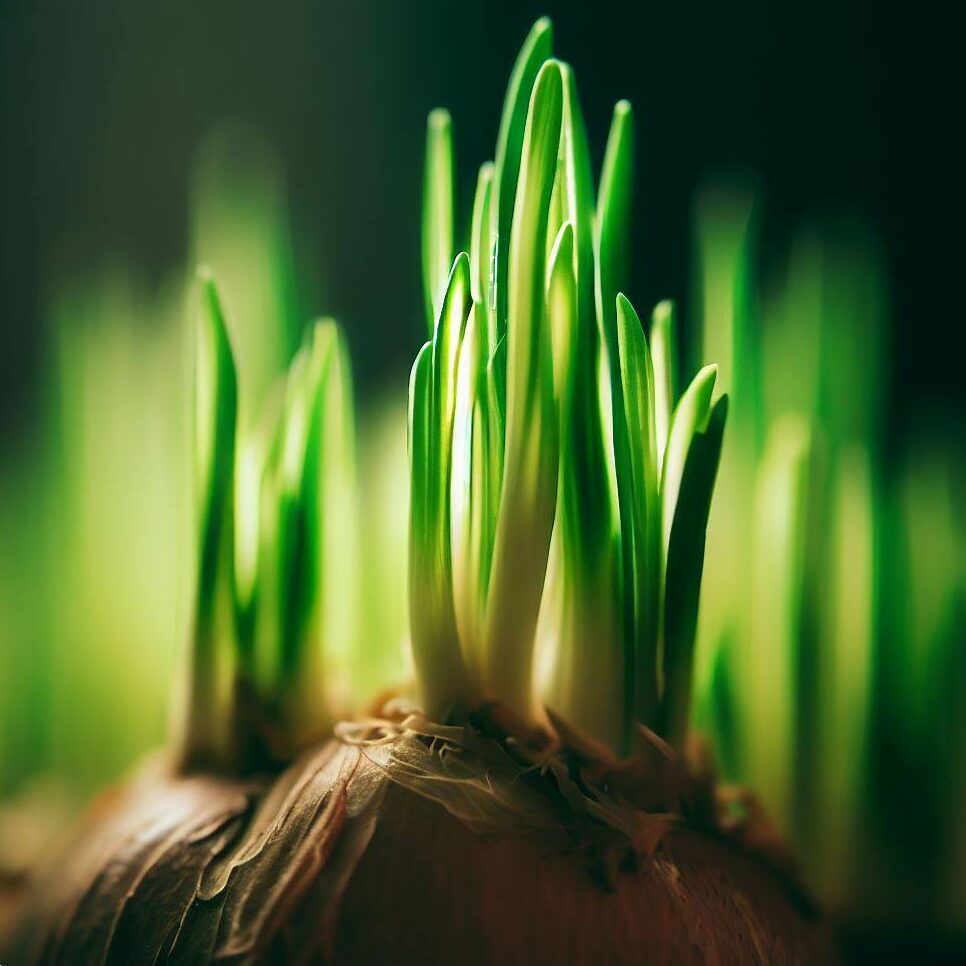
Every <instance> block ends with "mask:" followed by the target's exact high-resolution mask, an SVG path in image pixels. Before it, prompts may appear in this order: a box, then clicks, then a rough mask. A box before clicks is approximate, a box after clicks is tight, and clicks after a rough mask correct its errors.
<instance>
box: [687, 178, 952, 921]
mask: <svg viewBox="0 0 966 966" xmlns="http://www.w3.org/2000/svg"><path fill="white" fill-rule="evenodd" d="M759 207H760V205H759V198H758V190H757V187H756V185H755V184H754V182H753V181H751V180H749V179H747V178H744V179H741V178H731V179H724V180H721V181H717V182H711V183H709V185H708V186H707V187H706V188H705V190H704V192H703V193H702V194H701V195H700V197H699V198H698V201H697V204H696V206H695V213H696V223H695V227H696V237H697V245H698V252H697V254H698V258H697V266H698V278H697V287H698V292H699V296H700V297H699V300H698V304H699V306H700V313H699V314H700V320H699V321H700V343H701V346H702V360H711V359H722V360H724V365H723V366H722V371H723V373H724V376H725V379H727V378H728V374H729V372H730V374H731V378H732V379H733V380H734V384H733V393H734V419H733V421H732V425H731V427H730V429H729V433H728V436H727V438H726V442H725V448H724V453H723V457H722V472H721V476H722V479H721V482H720V485H719V488H718V494H717V496H716V499H715V504H714V506H713V508H712V516H711V524H710V529H709V534H708V560H707V566H706V569H705V581H704V594H703V600H702V612H701V618H700V643H699V653H700V658H699V672H698V676H697V685H696V687H697V694H696V706H697V715H696V724H697V726H698V727H699V728H700V729H701V730H703V731H704V732H706V733H708V734H710V736H711V737H712V738H713V740H714V743H715V746H716V751H717V754H718V759H719V762H720V764H721V767H722V769H723V771H724V772H725V773H726V775H727V776H728V777H729V778H732V779H737V780H739V781H742V782H747V783H748V784H749V785H750V786H751V787H752V788H753V789H754V790H755V791H756V792H758V793H759V794H760V795H761V796H762V798H763V800H764V802H765V805H766V806H767V808H768V809H769V811H770V812H771V814H772V815H773V816H774V817H775V819H776V820H777V822H778V823H779V825H780V827H781V828H782V829H783V830H784V831H785V832H786V833H787V834H789V835H790V836H791V837H792V839H793V840H794V841H795V842H796V843H797V845H798V846H799V849H800V853H801V855H802V856H803V859H804V862H805V871H806V877H807V879H808V880H809V881H810V883H811V884H812V885H813V887H814V888H816V890H817V891H818V892H819V894H820V895H821V896H822V897H823V899H824V900H825V901H826V902H828V903H829V904H830V905H831V906H832V907H833V908H835V909H836V910H837V911H839V912H840V913H842V914H843V915H844V916H846V917H848V918H851V919H855V920H866V919H873V920H877V921H890V922H891V923H892V924H893V925H895V924H897V923H909V924H914V923H923V922H925V923H929V924H931V925H933V926H940V927H942V926H946V927H948V926H950V925H952V924H955V925H958V926H960V927H961V926H962V925H964V924H966V903H964V902H963V897H962V890H961V888H959V887H956V886H955V885H954V884H955V883H960V884H961V882H962V881H963V873H964V868H963V865H962V846H961V842H962V838H963V836H962V830H961V822H960V821H959V819H958V816H961V815H962V814H963V812H962V808H963V799H962V786H963V782H964V777H966V766H964V762H966V728H964V715H963V714H962V712H961V711H960V710H959V709H960V708H961V706H962V705H963V704H964V703H966V673H964V654H966V650H964V638H963V607H964V601H966V596H964V594H966V582H964V560H966V527H964V519H963V510H962V499H961V494H962V493H963V492H966V491H964V489H963V484H964V482H966V480H964V478H963V470H964V466H963V460H962V457H961V455H960V451H959V450H958V449H957V448H956V428H955V426H953V425H951V424H944V422H943V420H942V419H941V418H940V417H934V418H933V419H931V420H929V421H927V422H924V424H923V425H922V426H921V427H919V428H918V429H917V431H916V432H914V433H911V434H910V436H909V438H908V440H906V441H905V443H904V444H903V445H902V447H901V453H900V455H899V456H898V458H895V457H893V458H890V457H889V454H887V453H886V452H885V429H886V414H885V412H884V401H885V400H886V399H887V397H888V392H887V384H888V372H887V365H886V363H887V360H888V357H889V356H888V350H889V342H890V329H889V323H890V320H889V293H888V284H887V278H886V273H885V268H884V262H883V256H882V252H881V250H880V247H879V245H878V243H877V242H876V239H875V238H874V237H873V236H871V235H870V234H869V233H868V232H867V231H865V230H864V229H863V228H862V227H861V226H859V225H858V224H856V223H854V222H852V221H849V220H847V219H841V218H834V219H830V218H826V219H824V220H820V221H816V222H814V223H813V224H811V225H809V226H807V227H806V228H805V229H803V230H802V231H801V232H799V234H798V235H797V236H796V237H795V238H794V239H793V240H792V242H791V244H790V246H789V250H788V253H787V256H786V257H785V260H784V261H783V262H781V263H779V264H778V266H777V268H776V269H773V272H772V273H771V274H770V275H769V277H768V278H767V279H766V280H765V281H764V282H759V281H757V279H756V273H757V271H758V264H759V258H758V252H757V245H758V234H759V231H758V217H757V214H758V209H759ZM725 384H726V385H728V383H725ZM926 440H928V441H929V443H928V445H927V444H926V443H925V442H924V441H926ZM957 496H958V498H957ZM746 537H747V538H746ZM957 850H958V851H957Z"/></svg>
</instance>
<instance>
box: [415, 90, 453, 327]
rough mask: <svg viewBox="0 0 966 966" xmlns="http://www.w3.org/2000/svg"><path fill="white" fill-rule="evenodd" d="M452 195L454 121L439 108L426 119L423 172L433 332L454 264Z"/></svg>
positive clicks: (427, 295) (426, 289) (426, 280)
mask: <svg viewBox="0 0 966 966" xmlns="http://www.w3.org/2000/svg"><path fill="white" fill-rule="evenodd" d="M453 194H454V189H453V123H452V120H451V119H450V116H449V112H448V111H446V110H444V109H443V108H439V107H438V108H436V109H435V110H434V111H431V112H430V115H429V119H428V120H427V122H426V168H425V171H424V174H423V241H422V255H423V297H424V300H425V304H426V321H427V324H428V325H429V331H430V334H432V332H433V327H434V325H435V323H436V318H437V316H438V315H439V309H440V305H441V303H442V301H443V295H444V293H445V291H446V281H447V279H448V277H449V271H450V266H451V265H452V263H453V249H454V242H453V238H454V208H455V205H454V201H453Z"/></svg>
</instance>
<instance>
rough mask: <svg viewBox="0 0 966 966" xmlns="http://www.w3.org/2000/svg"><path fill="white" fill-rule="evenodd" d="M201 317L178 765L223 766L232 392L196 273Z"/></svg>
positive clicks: (217, 316) (219, 326) (218, 333)
mask: <svg viewBox="0 0 966 966" xmlns="http://www.w3.org/2000/svg"><path fill="white" fill-rule="evenodd" d="M199 283H200V296H201V311H200V315H199V319H198V325H197V343H196V346H197V357H196V370H195V414H194V425H195V487H196V495H197V501H198V502H197V506H198V534H199V545H198V572H197V578H196V580H197V584H196V586H197V590H196V595H195V600H196V605H195V606H196V611H195V618H194V634H193V640H192V647H191V652H190V657H189V660H190V667H189V671H188V674H189V677H188V707H187V718H186V729H185V734H184V736H183V744H182V750H181V757H182V761H183V762H184V764H185V765H186V766H189V767H194V766H196V765H200V764H224V762H225V761H226V759H227V757H228V755H229V748H228V741H229V736H228V734H227V731H226V728H225V722H226V715H225V702H226V693H225V688H226V683H227V680H228V677H227V675H228V668H227V662H228V661H230V660H231V652H230V643H231V639H232V636H233V632H232V620H233V613H232V609H233V604H232V600H233V573H234V499H233V494H234V486H233V478H234V471H235V468H234V460H235V427H236V422H237V412H238V390H237V383H236V378H235V363H234V359H233V358H232V352H231V345H230V344H229V341H228V331H227V328H226V326H225V318H224V314H223V312H222V307H221V301H220V299H219V296H218V290H217V289H216V287H215V282H214V279H213V278H212V276H211V273H210V272H208V271H207V270H204V269H203V270H202V271H201V272H200V273H199Z"/></svg>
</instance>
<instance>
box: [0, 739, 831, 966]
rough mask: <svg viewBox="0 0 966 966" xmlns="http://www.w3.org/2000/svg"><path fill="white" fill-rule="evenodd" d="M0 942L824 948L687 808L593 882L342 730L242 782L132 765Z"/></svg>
mask: <svg viewBox="0 0 966 966" xmlns="http://www.w3.org/2000/svg"><path fill="white" fill-rule="evenodd" d="M0 947H2V944H0ZM0 952H2V953H3V955H2V956H0V959H2V961H3V962H5V963H11V964H18V966H19V964H23V963H49V964H81V963H83V964H84V966H95V964H102V963H125V964H127V963H131V964H137V963H208V962H226V963H227V962H231V963H259V964H261V963H303V962H304V963H325V964H336V966H349V964H360V963H386V964H389V963H391V964H394V966H405V964H410V963H412V964H420V966H431V964H436V963H439V964H452V963H454V962H459V963H466V964H480V966H483V964H500V966H504V964H511V966H512V964H519V966H524V964H543V963H559V964H568V963H569V964H574V966H578V964H584V963H586V964H591V963H593V964H598V963H612V964H618V966H619V964H631V963H633V964H638V963H647V964H672V963H674V964H678V963H689V962H696V963H697V962H700V963H721V964H726V963H769V964H781V963H817V962H822V963H830V962H835V961H836V954H835V950H834V945H833V942H832V940H831V937H830V934H829V932H828V930H827V927H826V925H825V924H824V922H823V921H822V920H821V919H820V918H818V917H817V916H816V915H815V914H814V913H813V912H811V911H810V910H809V909H808V908H807V907H806V906H804V905H803V904H801V903H800V902H799V901H798V900H797V898H796V894H795V892H794V890H792V889H790V888H789V887H788V886H787V884H786V883H785V882H784V881H783V880H782V879H781V878H780V877H779V876H778V875H776V874H775V873H774V872H773V871H771V870H770V869H769V868H768V867H767V866H766V865H764V864H763V863H761V862H760V861H759V860H758V859H757V858H756V857H754V856H751V855H748V854H744V853H742V852H741V851H740V850H739V849H738V848H736V847H735V845H734V844H732V843H730V842H728V841H725V840H722V839H719V838H717V837H715V836H713V835H711V834H707V833H705V832H702V831H699V830H697V829H693V828H690V827H688V826H686V825H682V826H680V827H678V828H675V830H674V831H673V832H671V833H670V834H669V835H667V836H665V837H664V838H663V839H662V841H661V843H660V845H659V846H658V847H657V850H656V852H655V854H654V857H653V858H652V859H643V860H641V861H640V862H639V863H638V867H637V868H636V869H634V870H633V871H628V870H625V871H617V872H616V875H614V876H613V878H612V890H611V891H608V889H607V888H605V887H603V886H602V885H601V884H600V882H599V881H595V878H594V877H593V876H592V875H591V874H590V873H589V870H588V861H587V856H586V854H585V853H584V852H583V851H580V850H575V851H571V852H561V851H559V850H558V849H554V850H550V851H549V852H548V851H547V850H546V849H545V848H543V847H541V844H540V841H539V840H538V839H537V838H535V837H531V836H526V835H520V834H514V835H504V836H480V835H478V834H476V833H474V832H473V831H471V830H470V829H469V828H468V827H467V826H466V825H465V824H464V823H463V822H462V821H461V820H460V819H458V818H456V817H454V816H453V815H451V814H450V813H449V812H448V811H447V810H446V809H445V808H444V807H443V806H442V805H440V804H439V803H438V802H436V801H431V800H429V799H427V798H424V797H421V796H420V795H418V794H416V793H415V792H413V791H411V790H410V789H408V788H406V787H403V786H401V785H399V784H396V783H394V782H393V781H391V780H390V779H389V778H388V777H387V775H386V772H385V771H384V770H383V769H381V768H379V767H378V766H376V765H375V764H373V763H372V761H371V760H370V759H369V758H368V757H367V756H366V754H365V752H364V749H360V748H359V747H355V746H351V745H346V744H344V743H342V742H340V741H338V740H333V741H330V742H328V743H327V744H325V745H324V746H321V747H319V748H317V749H315V750H313V751H312V752H310V753H308V754H307V755H305V756H303V757H302V758H301V759H299V760H298V761H297V762H296V763H295V764H293V765H292V766H291V767H290V768H289V769H287V770H286V771H285V772H283V773H282V774H281V775H279V776H277V777H275V778H267V779H261V780H253V781H250V782H247V783H246V782H240V781H232V780H226V779H216V778H211V777H207V776H193V777H190V776H189V777H172V776H171V775H170V774H169V773H167V771H166V770H165V769H164V768H160V767H152V768H149V769H147V770H145V771H143V772H142V773H140V774H138V775H136V776H134V777H133V778H132V779H131V780H130V781H129V782H128V783H127V784H126V785H124V786H121V787H120V788H119V790H117V791H115V792H113V793H111V794H110V795H108V796H105V797H104V798H103V799H102V800H101V801H100V802H99V803H98V805H97V806H96V807H95V808H94V809H93V810H92V813H91V814H90V816H89V818H88V820H87V822H86V823H85V825H84V827H83V828H82V829H81V830H80V833H79V835H78V838H77V840H76V843H75V847H74V848H73V849H72V850H71V851H70V852H69V853H68V855H67V856H66V857H65V858H64V859H63V860H62V862H61V863H60V864H59V866H58V867H57V869H55V870H52V872H51V876H50V878H49V880H48V881H46V882H44V883H42V884H41V885H40V887H39V888H38V890H37V893H36V895H35V896H34V897H33V899H32V900H31V902H30V903H29V905H28V911H27V914H26V916H25V917H24V918H23V920H22V922H21V923H20V927H19V930H18V932H17V935H16V937H15V938H14V940H13V941H12V943H11V944H9V946H8V947H7V948H0ZM4 957H5V958H4Z"/></svg>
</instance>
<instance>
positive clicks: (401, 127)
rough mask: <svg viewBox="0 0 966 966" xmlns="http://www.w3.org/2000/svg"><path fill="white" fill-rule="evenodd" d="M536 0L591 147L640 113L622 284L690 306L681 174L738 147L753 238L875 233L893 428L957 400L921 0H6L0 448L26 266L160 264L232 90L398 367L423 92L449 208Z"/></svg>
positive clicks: (339, 310) (154, 272) (356, 318)
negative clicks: (453, 146)
mask: <svg viewBox="0 0 966 966" xmlns="http://www.w3.org/2000/svg"><path fill="white" fill-rule="evenodd" d="M540 13H549V14H550V15H551V16H552V17H553V18H554V20H555V24H556V42H555V49H556V51H557V53H558V54H559V56H561V57H562V58H564V59H566V60H568V61H570V62H571V63H572V64H573V66H574V68H575V70H576V72H577V78H578V83H579V86H580V89H581V92H582V99H583V104H584V109H585V114H586V116H587V120H588V126H589V130H590V134H591V139H592V144H593V149H594V151H595V153H596V156H597V161H598V162H599V159H600V156H601V154H602V152H603V145H604V139H605V137H606V131H607V125H608V123H609V119H610V112H611V108H612V105H613V103H614V101H615V100H616V99H618V98H619V97H629V98H630V99H631V100H632V101H633V102H634V105H635V108H636V111H637V117H638V132H639V145H640V149H639V180H638V185H639V188H638V194H637V199H636V204H637V209H638V210H637V219H636V221H637V234H638V238H637V248H636V271H637V277H636V279H635V290H634V291H633V292H632V293H631V294H632V296H633V297H634V299H635V301H638V303H639V304H641V305H647V304H649V303H651V302H653V301H655V300H656V299H657V298H659V297H663V296H667V295H670V296H674V297H677V298H679V299H681V300H682V301H683V302H684V303H685V306H684V308H685V311H686V309H687V294H688V284H689V282H688V279H689V275H688V266H689V259H690V254H689V250H690V238H689V228H690V224H689V221H690V204H691V198H692V194H693V191H694V188H695V185H696V184H697V182H698V180H699V178H700V176H701V175H702V174H703V173H705V172H707V171H708V170H709V169H711V168H714V167H716V166H720V165H721V164H729V163H742V164H748V165H751V166H753V167H754V168H756V169H757V170H758V171H759V172H760V174H761V177H762V181H763V185H764V189H765V192H766V198H767V214H766V221H765V226H764V231H765V234H764V241H763V254H764V258H765V260H766V261H767V259H768V258H769V253H770V252H773V251H775V250H778V249H779V248H780V247H781V244H782V239H783V238H784V237H785V236H786V234H787V233H788V232H789V231H790V230H792V229H793V228H794V226H795V225H796V224H797V223H798V222H799V221H800V219H801V217H802V216H803V215H804V214H806V213H808V212H814V211H816V210H823V209H833V210H840V209H845V210H846V211H849V212H852V213H855V214H857V215H858V216H859V217H861V218H863V219H865V220H866V221H867V222H868V223H869V224H871V226H872V227H873V228H874V229H875V230H876V231H877V232H878V233H879V234H880V236H881V237H882V239H883V241H884V245H885V251H886V257H887V261H888V267H889V270H890V273H891V277H892V285H893V294H894V310H893V315H894V323H895V334H894V337H893V340H892V341H893V357H892V358H893V390H892V406H891V415H892V419H891V422H892V429H893V435H894V434H895V432H896V431H901V429H902V426H903V424H904V423H905V422H907V421H908V420H909V419H910V418H911V414H912V413H914V412H917V411H920V410H922V409H923V408H926V409H928V408H930V407H937V406H938V407H941V408H944V409H950V408H952V409H954V410H955V411H957V412H959V411H960V410H961V407H962V402H963V380H962V378H961V376H960V368H961V363H960V361H959V357H958V355H957V353H956V351H955V349H956V347H957V342H958V336H959V329H960V328H961V324H962V319H963V313H962V301H961V298H960V297H959V289H960V286H959V275H960V273H961V271H962V267H961V266H962V257H961V251H960V249H961V248H962V245H961V239H960V234H961V222H960V221H959V220H958V219H957V218H956V217H954V215H953V210H952V204H953V199H954V195H955V193H956V188H957V187H958V182H959V179H961V177H962V169H961V167H960V165H959V164H958V162H957V161H956V159H955V158H954V156H953V151H952V147H953V142H954V140H956V136H957V130H958V129H959V128H961V127H962V103H961V97H960V94H959V93H957V91H956V85H955V83H954V81H955V76H956V73H957V71H956V68H955V62H954V59H953V57H952V54H953V52H954V51H953V45H954V39H955V37H956V36H958V35H957V34H955V33H954V31H953V28H952V24H951V23H943V22H942V20H941V19H937V16H936V13H935V11H932V10H930V9H929V7H928V5H923V4H916V5H914V6H913V7H912V8H911V9H909V8H907V9H904V10H903V11H902V12H901V13H900V12H898V5H897V10H896V12H889V11H888V10H887V7H886V5H885V4H873V3H856V2H838V3H831V4H826V3H810V4H802V5H789V6H785V5H777V4H776V5H774V6H773V5H772V4H769V3H765V2H751V3H747V2H744V3H731V4H727V3H721V2H694V0H688V2H675V3H668V2H665V3H661V4H658V3H648V4H642V5H640V6H638V7H637V8H636V9H635V6H634V5H633V4H612V3H608V2H603V0H596V2H593V3H581V4H573V5H571V4H567V3H550V2H548V3H541V4H532V3H527V2H516V3H489V4H484V3H446V2H442V0H432V2H431V0H409V2H402V0H398V2H391V0H381V2H380V0H372V2H348V0H345V2H342V3H335V2H330V0H285V2H282V0H276V2H274V3H255V2H240V0H209V2H201V0H194V2H184V0H168V2H158V3H147V2H136V0H83V2H79V0H0V112H2V113H0V192H2V194H0V202H2V204H0V417H2V426H0V430H2V432H0V449H2V450H3V451H7V452H9V451H10V449H11V448H16V446H17V443H18V440H22V439H23V438H25V435H26V432H28V431H29V428H30V426H31V412H32V411H33V409H34V405H33V400H34V396H35V387H36V382H37V379H36V374H37V371H38V366H39V364H40V361H41V359H42V351H43V321H42V319H43V287H42V279H43V277H44V272H45V271H46V268H45V266H48V265H49V264H50V260H51V259H52V258H53V257H54V255H55V253H56V254H57V257H62V255H63V252H64V251H66V252H67V253H68V257H75V256H76V257H78V258H80V259H81V260H84V259H86V260H88V261H91V262H96V260H97V259H98V258H99V257H102V256H104V255H108V254H111V253H116V252H120V253H123V255H124V256H125V257H126V258H128V259H129V260H131V261H132V262H133V263H135V264H137V265H138V266H140V268H141V269H142V270H143V271H144V272H145V273H147V277H148V278H149V279H152V280H155V281H160V279H161V278H162V276H163V275H164V274H166V272H167V271H168V270H169V269H170V268H171V267H172V266H173V265H174V264H176V263H177V262H178V261H179V260H181V259H183V258H184V256H185V254H186V251H185V250H186V246H187V234H188V232H187V188H188V174H189V168H190V161H191V158H192V155H193V152H194V150H195V147H196V146H197V144H198V142H199V140H200V138H201V137H202V135H203V134H204V133H205V132H206V131H207V130H208V129H209V128H210V126H211V124H212V123H213V122H214V121H216V120H218V119H220V118H222V117H223V116H225V115H226V114H227V115H236V116H241V117H244V118H248V119H251V120H253V121H255V122H256V123H257V124H259V125H260V126H261V127H262V128H264V129H265V130H266V131H267V132H268V134H269V135H270V136H271V137H272V138H273V139H274V140H275V141H276V143H277V144H278V146H279V148H280V151H281V154H282V157H283V158H284V161H285V164H286V168H287V172H288V176H289V183H290V194H291V199H292V207H293V213H294V216H295V220H296V228H297V231H298V236H299V237H300V238H302V239H305V243H304V245H303V246H302V249H301V251H300V253H299V255H300V259H301V260H302V262H303V263H307V264H310V265H311V266H312V271H311V272H310V274H309V276H308V277H307V278H306V285H305V290H306V292H307V293H309V294H308V295H307V296H306V298H307V301H308V302H309V303H310V304H308V305H307V306H306V308H307V310H308V311H312V312H318V311H321V310H324V311H326V312H329V313H332V314H335V315H337V316H338V317H339V318H340V319H342V320H343V322H344V323H345V325H346V328H347V330H348V333H349V338H350V341H351V342H352V343H353V345H354V348H355V353H354V365H355V368H356V371H357V373H358V375H359V378H360V380H361V381H362V383H363V384H369V385H371V384H372V383H373V382H375V381H376V380H378V379H380V378H381V377H383V376H385V375H386V374H388V373H389V372H403V371H405V369H406V368H408V365H409V361H410V360H411V358H412V356H413V353H414V351H415V348H416V346H417V340H418V338H419V336H420V335H421V332H422V328H421V326H422V322H421V314H420V313H421V307H422V298H421V291H420V287H419V286H420V275H419V268H418V265H419V248H418V232H419V204H420V191H421V167H422V151H423V139H424V121H425V115H426V113H427V111H428V110H429V109H430V108H431V107H433V106H435V105H437V104H443V105H445V106H447V107H449V108H450V110H451V111H452V114H453V117H454V124H455V131H456V139H457V148H458V163H459V169H460V184H461V191H462V195H463V206H462V207H463V209H464V210H467V209H468V205H469V202H470V198H471V193H472V186H473V182H474V179H475V171H476V166H477V164H478V163H479V162H480V161H482V160H485V159H486V158H488V157H489V156H490V155H491V152H492V150H493V145H494V142H495V136H496V129H497V123H498V118H499V110H500V105H501V101H502V96H503V91H504V89H505V85H506V80H507V75H508V72H509V69H510V66H511V64H512V61H513V58H514V56H515V54H516V51H517V49H518V47H519V45H520V43H521V41H522V40H523V37H524V36H525V34H526V31H527V29H528V27H529V25H530V24H531V22H532V21H533V20H534V19H535V18H536V16H538V15H539V14H540ZM959 133H961V131H960V132H959ZM954 256H955V257H954ZM954 289H955V291H954ZM316 301H318V302H319V303H320V304H314V302H316ZM860 362H861V360H857V364H858V363H860Z"/></svg>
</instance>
